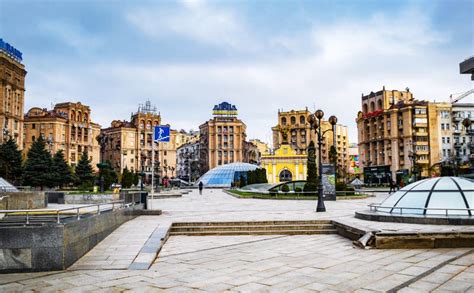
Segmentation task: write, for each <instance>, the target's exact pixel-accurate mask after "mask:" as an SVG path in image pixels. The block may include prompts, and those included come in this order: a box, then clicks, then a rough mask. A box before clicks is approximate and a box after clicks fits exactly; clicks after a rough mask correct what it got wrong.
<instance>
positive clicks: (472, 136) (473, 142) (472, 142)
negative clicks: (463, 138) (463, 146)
mask: <svg viewBox="0 0 474 293" xmlns="http://www.w3.org/2000/svg"><path fill="white" fill-rule="evenodd" d="M472 124H473V123H472V120H471V118H464V120H463V121H462V125H463V126H464V127H465V128H466V134H467V137H468V140H469V142H468V146H469V162H470V165H471V169H472V168H473V167H474V162H473V161H474V152H473V150H474V131H472Z"/></svg>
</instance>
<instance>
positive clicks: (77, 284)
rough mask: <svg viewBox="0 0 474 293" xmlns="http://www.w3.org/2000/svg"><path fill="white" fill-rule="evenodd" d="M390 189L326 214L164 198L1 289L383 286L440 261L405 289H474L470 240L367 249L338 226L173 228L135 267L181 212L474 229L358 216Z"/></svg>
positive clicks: (220, 217) (295, 204) (296, 205)
mask: <svg viewBox="0 0 474 293" xmlns="http://www.w3.org/2000/svg"><path fill="white" fill-rule="evenodd" d="M385 196H386V195H383V194H382V195H381V194H379V195H377V197H375V198H368V199H363V200H350V201H349V200H348V201H336V202H326V208H327V212H326V213H315V212H314V209H315V207H316V201H291V200H289V201H288V200H286V201H273V200H258V199H236V198H233V197H231V196H229V195H226V194H225V193H223V192H222V191H219V190H204V193H203V195H202V196H200V195H199V194H198V192H197V191H193V192H191V193H189V194H185V195H183V197H182V198H179V199H166V200H165V199H163V200H159V199H156V200H153V207H154V208H157V209H162V210H163V211H164V212H163V214H162V215H161V216H140V217H137V218H136V219H134V220H132V221H129V222H127V223H126V224H124V225H122V226H121V227H119V228H118V229H117V230H116V231H115V232H114V233H112V234H111V235H109V237H110V238H107V239H105V240H104V241H102V242H101V243H99V244H98V245H97V246H96V247H95V248H94V249H93V250H92V251H90V252H89V253H88V254H86V255H85V256H84V257H83V258H82V259H81V260H80V261H79V262H78V263H76V264H75V265H74V266H73V267H72V268H71V270H68V271H62V272H49V273H27V274H7V275H0V292H3V291H8V292H10V291H11V292H28V291H33V290H35V291H40V292H50V291H51V292H53V291H54V292H57V291H67V292H76V291H77V292H127V291H128V292H143V291H150V292H155V291H170V292H193V291H198V292H201V291H205V292H223V291H228V292H283V291H285V292H286V291H287V292H315V291H324V292H382V291H384V290H390V289H392V288H393V287H395V286H399V285H400V284H404V283H405V282H407V280H412V279H413V278H416V277H417V276H419V275H417V274H420V273H423V272H427V271H429V270H432V269H433V268H437V269H436V270H434V271H433V272H431V273H429V274H428V275H426V276H424V277H423V278H421V279H419V280H416V281H414V282H413V283H411V284H410V285H409V286H407V287H405V288H402V290H406V292H414V291H416V292H420V291H421V292H425V291H429V290H438V291H440V292H449V291H448V290H466V292H469V291H470V290H471V291H472V286H473V285H474V281H473V274H474V267H473V263H474V259H473V257H474V256H472V254H468V255H466V256H463V257H460V258H459V259H456V260H454V261H449V260H451V259H453V258H456V257H457V256H461V255H463V254H464V253H466V252H467V251H469V249H464V248H459V249H393V250H380V249H368V250H363V249H357V248H354V247H353V246H352V243H351V241H350V240H348V239H346V238H344V237H341V236H339V235H306V236H239V237H238V238H236V237H229V238H226V237H223V236H217V237H216V236H208V237H188V236H173V237H171V238H170V239H169V240H168V242H167V243H166V244H165V245H164V246H163V247H162V251H161V253H160V255H159V257H158V259H156V260H155V261H154V262H153V264H152V266H151V267H150V268H149V269H148V270H127V268H128V267H129V266H130V265H131V264H132V263H133V262H134V260H137V261H138V260H146V261H150V259H152V256H151V255H149V254H153V250H154V246H155V245H157V244H158V243H160V242H161V241H160V240H158V237H151V236H152V235H153V234H154V232H155V231H156V230H157V227H158V229H160V226H162V225H164V224H165V223H169V222H172V221H180V222H188V221H255V220H320V219H337V220H338V221H344V222H345V223H348V224H350V225H354V226H356V225H357V227H361V228H363V229H369V230H374V229H375V230H384V231H410V232H413V231H430V230H432V231H458V230H462V229H466V228H467V229H469V230H470V231H472V230H474V227H453V226H442V225H436V226H434V225H417V224H399V223H378V222H369V221H364V220H360V219H355V218H354V217H353V214H354V211H355V210H358V209H365V208H366V206H367V204H369V203H372V202H381V201H382V200H383V199H384V198H385ZM140 252H142V253H143V257H142V256H140V257H139V255H140ZM446 261H448V262H447V263H445V262H446ZM443 263H445V264H444V265H443V266H440V264H443ZM438 266H440V267H438ZM392 286H393V287H392ZM410 290H411V291H410Z"/></svg>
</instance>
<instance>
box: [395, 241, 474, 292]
mask: <svg viewBox="0 0 474 293" xmlns="http://www.w3.org/2000/svg"><path fill="white" fill-rule="evenodd" d="M471 253H474V249H471V250H468V251H466V252H465V253H462V254H460V255H458V256H455V257H453V258H450V259H448V260H446V261H444V262H442V263H440V264H439V265H437V266H435V267H433V268H431V269H429V270H427V271H426V272H424V273H422V274H419V275H418V276H416V277H414V278H412V279H410V280H408V281H406V282H404V283H402V284H400V285H398V286H396V287H394V288H392V289H390V290H388V291H387V292H388V293H395V292H398V291H399V290H401V289H403V288H405V287H408V286H410V285H411V284H413V283H415V282H416V281H418V280H420V279H422V278H424V277H426V276H428V275H430V274H432V273H434V272H435V271H437V270H439V269H441V268H442V267H444V266H446V265H448V264H449V263H451V262H453V261H455V260H458V259H460V258H462V257H465V256H467V255H469V254H471Z"/></svg>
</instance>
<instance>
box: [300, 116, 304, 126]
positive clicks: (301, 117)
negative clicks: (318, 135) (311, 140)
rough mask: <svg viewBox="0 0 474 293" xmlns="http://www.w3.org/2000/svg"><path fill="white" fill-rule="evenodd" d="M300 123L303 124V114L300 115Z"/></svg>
mask: <svg viewBox="0 0 474 293" xmlns="http://www.w3.org/2000/svg"><path fill="white" fill-rule="evenodd" d="M300 124H305V118H304V116H300Z"/></svg>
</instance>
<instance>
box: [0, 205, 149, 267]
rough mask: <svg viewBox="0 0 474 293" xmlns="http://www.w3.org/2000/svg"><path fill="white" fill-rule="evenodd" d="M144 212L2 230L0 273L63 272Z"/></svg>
mask: <svg viewBox="0 0 474 293" xmlns="http://www.w3.org/2000/svg"><path fill="white" fill-rule="evenodd" d="M141 208H142V206H141V205H138V206H134V207H130V208H126V209H120V210H115V211H110V212H105V213H101V214H100V215H94V216H91V217H88V218H83V219H81V220H79V221H71V222H69V223H66V224H59V225H58V224H49V225H44V226H25V227H21V226H17V227H0V235H1V237H0V273H6V272H28V271H54V270H64V269H66V268H68V267H69V266H70V265H72V264H73V263H74V262H75V261H76V260H78V259H79V258H80V257H81V256H83V255H84V254H86V253H87V252H88V251H89V250H91V249H92V248H93V247H94V246H95V245H96V244H97V243H99V242H100V241H102V240H103V239H104V238H105V237H107V236H108V235H109V234H110V233H112V232H113V231H114V230H115V229H116V228H117V227H119V226H120V225H122V224H123V223H125V222H126V221H128V220H131V219H133V218H135V217H136V215H137V214H139V213H140V211H141Z"/></svg>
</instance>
